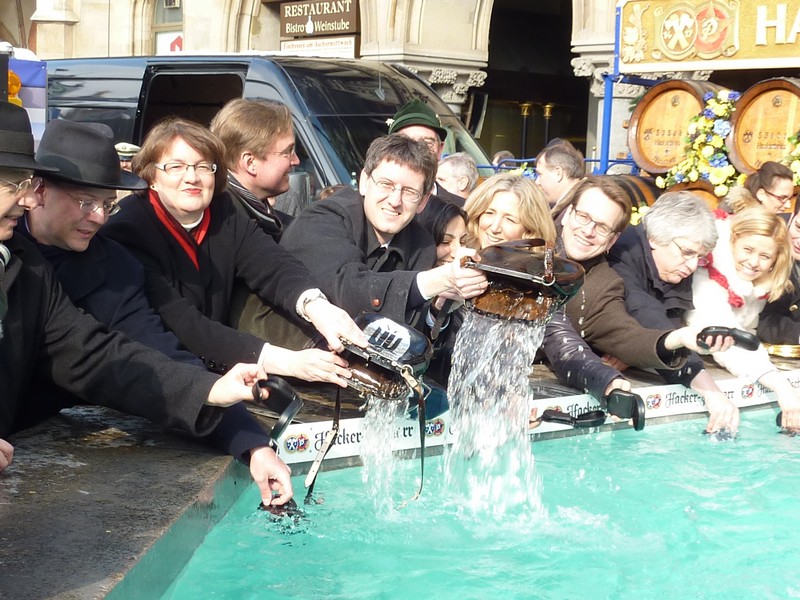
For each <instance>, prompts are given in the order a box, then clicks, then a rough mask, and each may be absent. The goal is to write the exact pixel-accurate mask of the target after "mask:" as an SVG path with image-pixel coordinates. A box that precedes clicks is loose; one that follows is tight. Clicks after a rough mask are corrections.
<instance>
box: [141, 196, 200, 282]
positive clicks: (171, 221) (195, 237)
mask: <svg viewBox="0 0 800 600" xmlns="http://www.w3.org/2000/svg"><path fill="white" fill-rule="evenodd" d="M149 199H150V206H152V207H153V210H154V211H155V212H156V217H158V220H159V221H161V224H162V225H164V227H166V228H167V231H169V232H170V234H172V237H174V238H175V239H176V240H177V242H178V243H179V244H180V245H181V248H183V251H184V252H186V255H187V256H188V257H189V259H190V260H191V261H192V263H194V268H195V269H197V270H198V271H199V270H200V265H199V263H198V262H197V248H198V246H200V244H202V243H203V240H204V239H205V237H206V234H207V233H208V226H209V224H210V223H211V211H210V210H209V209H208V208H206V209H205V210H204V211H203V218H202V219H200V224H199V225H198V226H197V227H195V228H194V229H192V230H191V231H186V228H185V227H184V226H183V225H181V224H180V223H178V221H177V220H176V219H175V217H173V216H172V215H171V214H169V212H168V211H167V209H166V208H164V205H163V204H161V199H160V198H159V197H158V194H156V192H155V191H154V190H150V195H149Z"/></svg>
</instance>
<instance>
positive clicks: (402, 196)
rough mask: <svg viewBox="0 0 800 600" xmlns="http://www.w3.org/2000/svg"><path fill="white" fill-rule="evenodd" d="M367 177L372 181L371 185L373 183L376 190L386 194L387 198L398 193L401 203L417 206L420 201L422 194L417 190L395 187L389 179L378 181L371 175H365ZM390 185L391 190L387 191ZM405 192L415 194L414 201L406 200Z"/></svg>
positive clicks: (400, 186)
mask: <svg viewBox="0 0 800 600" xmlns="http://www.w3.org/2000/svg"><path fill="white" fill-rule="evenodd" d="M367 177H369V178H370V179H371V180H372V183H374V184H375V185H376V186H377V187H378V189H380V190H381V191H382V192H384V193H385V194H386V197H387V198H388V197H389V196H391V195H392V194H394V193H395V192H397V191H400V199H401V200H402V201H403V202H408V203H409V204H419V203H420V202H421V201H422V196H423V193H422V192H420V191H419V190H415V189H414V188H411V187H404V186H402V185H397V184H395V182H394V181H392V180H391V179H378V180H376V179H375V178H374V177H373V176H372V173H370V174H369V175H367ZM390 185H391V189H389V186H390ZM407 192H414V194H416V199H414V200H410V199H408V198H406V197H405V193H407Z"/></svg>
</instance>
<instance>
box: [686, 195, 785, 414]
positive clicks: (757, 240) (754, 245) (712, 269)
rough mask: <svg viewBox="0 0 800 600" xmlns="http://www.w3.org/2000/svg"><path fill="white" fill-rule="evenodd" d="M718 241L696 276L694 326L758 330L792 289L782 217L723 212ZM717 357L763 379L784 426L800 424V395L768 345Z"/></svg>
mask: <svg viewBox="0 0 800 600" xmlns="http://www.w3.org/2000/svg"><path fill="white" fill-rule="evenodd" d="M718 216H719V217H720V218H718V219H717V221H716V227H717V232H718V234H719V241H718V243H717V245H716V247H715V249H714V251H713V252H712V253H711V254H709V255H708V257H707V258H706V260H705V261H703V262H702V263H701V265H700V267H699V268H698V269H697V271H696V272H695V274H694V279H693V280H692V295H693V299H694V306H695V308H694V310H691V311H689V312H687V314H686V320H687V322H688V323H689V324H690V325H692V326H697V327H698V328H699V327H705V326H706V325H725V326H729V327H737V328H739V329H744V330H745V331H749V332H751V333H755V331H756V327H757V326H758V320H759V315H760V313H761V311H762V310H763V309H764V307H765V306H766V304H767V303H768V302H775V301H776V300H778V299H779V298H780V297H781V296H783V295H784V294H785V293H787V292H788V291H789V290H791V289H792V284H791V282H790V280H789V278H790V273H791V268H792V251H791V245H790V242H789V233H788V231H787V229H786V225H785V223H784V222H783V220H782V219H781V218H780V217H779V216H777V215H776V214H775V213H774V212H773V211H770V210H765V209H764V208H761V207H752V208H746V209H744V210H742V211H740V212H738V213H736V214H735V215H734V216H728V215H725V214H723V213H721V212H720V213H718ZM712 356H713V357H714V360H715V361H716V362H717V363H718V364H720V365H721V366H723V367H725V368H726V369H727V370H728V371H729V372H730V373H732V374H733V375H735V376H737V377H746V378H749V379H751V380H753V381H758V382H759V383H761V384H762V385H764V386H765V387H767V388H769V389H770V390H772V391H773V392H775V394H776V395H777V397H778V403H779V404H780V406H781V410H782V411H783V423H782V425H783V427H786V428H791V429H795V428H800V398H798V396H797V394H796V393H795V391H794V388H793V387H792V384H791V382H790V381H789V379H788V378H787V377H786V376H785V375H784V374H782V373H781V372H780V371H779V370H778V369H777V368H776V367H775V366H774V365H773V364H772V362H771V361H770V358H769V355H768V354H767V351H766V349H765V348H764V346H759V348H758V349H757V350H756V351H752V352H751V351H747V350H744V349H742V348H737V347H733V348H731V349H729V350H728V351H727V352H715V353H713V354H712Z"/></svg>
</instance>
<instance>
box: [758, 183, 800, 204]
mask: <svg viewBox="0 0 800 600" xmlns="http://www.w3.org/2000/svg"><path fill="white" fill-rule="evenodd" d="M761 189H762V190H764V191H765V192H766V193H767V195H768V196H772V197H773V198H774V199H775V200H777V201H778V202H780V203H781V206H783V205H784V204H786V203H787V202H791V201H792V198H794V194H792V195H791V196H778V194H773V193H772V192H770V191H769V190H768V189H767V188H764V187H762V188H761Z"/></svg>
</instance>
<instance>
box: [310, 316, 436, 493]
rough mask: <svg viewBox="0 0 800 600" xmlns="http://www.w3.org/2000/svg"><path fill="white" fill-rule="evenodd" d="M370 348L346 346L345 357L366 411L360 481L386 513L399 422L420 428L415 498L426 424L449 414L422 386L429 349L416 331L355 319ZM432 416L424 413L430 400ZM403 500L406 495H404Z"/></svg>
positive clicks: (376, 319) (315, 467)
mask: <svg viewBox="0 0 800 600" xmlns="http://www.w3.org/2000/svg"><path fill="white" fill-rule="evenodd" d="M355 321H356V323H357V324H358V325H359V327H361V329H362V330H363V331H364V334H365V336H366V337H367V340H368V341H369V344H368V346H367V348H366V349H363V348H359V347H358V346H355V345H352V344H349V343H347V342H346V341H345V347H346V348H347V350H346V351H345V352H344V353H343V356H344V357H345V358H346V359H347V361H348V363H349V364H350V370H351V372H352V374H353V376H352V378H351V379H350V380H348V385H349V386H350V387H351V388H353V389H355V390H356V391H358V392H359V394H360V395H361V397H363V398H364V400H365V401H364V405H363V407H362V408H363V409H364V410H365V415H364V421H363V432H362V439H361V460H362V463H363V465H364V469H363V477H362V478H363V480H364V482H365V483H366V484H367V485H368V489H369V491H370V496H371V497H372V498H373V500H374V502H375V503H376V508H390V507H391V505H392V500H391V496H392V493H393V491H394V488H395V486H394V485H393V476H394V473H395V469H393V468H392V462H393V461H394V457H393V453H392V446H391V440H392V439H393V437H394V436H395V433H396V429H397V424H396V420H397V418H398V417H402V416H404V415H406V416H409V417H412V418H415V419H416V420H417V422H418V427H419V441H420V449H419V455H420V480H419V484H418V489H417V493H416V494H415V495H414V498H417V497H418V496H419V494H420V493H421V492H422V486H423V483H424V476H425V420H426V418H430V417H433V416H438V415H439V414H441V413H442V412H444V411H446V410H447V397H446V394H444V392H443V390H440V389H438V388H435V387H431V386H429V385H426V384H424V383H423V382H422V375H423V373H424V372H425V369H427V367H428V364H429V363H430V359H431V356H432V354H433V350H432V348H431V344H430V342H429V341H428V339H427V338H426V337H425V336H424V335H422V334H421V333H420V332H418V331H416V330H415V329H412V328H410V327H408V326H406V325H403V324H400V323H397V322H396V321H393V320H391V319H389V318H386V317H383V316H381V315H377V314H364V315H360V316H358V317H356V319H355ZM429 399H430V408H431V409H432V411H429V412H426V407H427V405H428V400H429ZM339 413H340V399H339V394H338V392H337V397H336V408H335V412H334V420H333V427H332V428H331V430H330V431H329V432H328V435H327V436H326V438H325V440H324V441H323V444H322V447H321V448H320V450H319V452H318V453H317V458H316V459H315V461H314V463H313V464H312V466H311V469H310V471H309V473H308V476H307V477H306V482H305V485H306V487H307V488H308V494H307V500H308V498H309V497H310V495H311V493H312V491H313V488H314V482H315V479H316V476H317V473H318V472H319V468H320V466H321V463H322V459H323V458H324V457H325V455H326V454H327V452H328V450H329V449H330V447H331V445H332V444H333V443H334V440H335V439H336V434H337V432H338V428H339ZM406 497H407V494H406Z"/></svg>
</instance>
